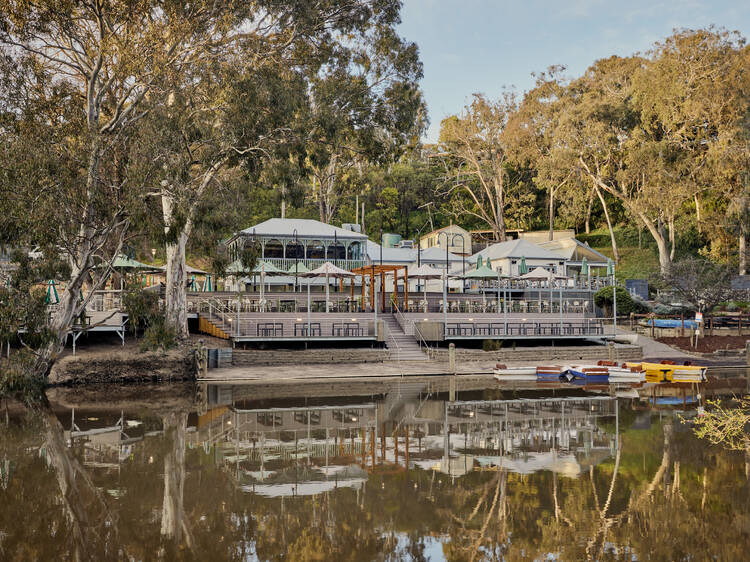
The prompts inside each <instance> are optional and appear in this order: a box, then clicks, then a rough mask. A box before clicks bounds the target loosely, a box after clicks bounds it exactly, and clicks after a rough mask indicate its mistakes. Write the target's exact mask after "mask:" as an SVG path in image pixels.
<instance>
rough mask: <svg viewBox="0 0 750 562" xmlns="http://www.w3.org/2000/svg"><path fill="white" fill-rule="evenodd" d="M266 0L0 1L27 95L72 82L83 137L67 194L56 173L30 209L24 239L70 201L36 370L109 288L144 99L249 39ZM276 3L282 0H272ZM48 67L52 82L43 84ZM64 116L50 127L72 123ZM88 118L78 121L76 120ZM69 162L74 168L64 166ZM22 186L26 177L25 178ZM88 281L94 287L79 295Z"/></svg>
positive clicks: (73, 136)
mask: <svg viewBox="0 0 750 562" xmlns="http://www.w3.org/2000/svg"><path fill="white" fill-rule="evenodd" d="M265 4H266V3H264V2H255V3H235V2H213V1H208V0H206V1H201V0H198V1H196V2H191V3H183V2H176V1H168V0H165V1H147V0H95V1H92V2H74V1H71V0H43V1H34V0H31V1H28V2H17V1H13V0H5V1H3V2H1V3H0V45H2V49H3V54H4V55H5V57H6V59H5V64H6V65H7V66H10V67H12V68H14V70H15V71H16V74H17V75H18V76H20V81H19V82H20V84H19V85H20V86H21V88H20V92H21V93H22V94H23V95H24V99H22V100H21V101H22V102H23V103H28V102H35V101H39V100H40V98H44V97H47V94H48V92H49V91H54V90H56V89H58V88H59V87H62V86H63V85H64V87H65V88H67V89H69V90H70V99H72V100H75V102H76V104H77V107H76V112H77V114H76V115H74V116H73V117H72V118H71V119H72V120H74V121H76V124H77V126H76V127H75V128H74V130H71V131H70V134H69V135H68V136H67V137H66V142H68V143H76V144H77V145H78V146H77V147H76V148H77V152H76V155H75V158H76V159H77V160H78V165H77V166H76V169H80V170H84V172H83V173H82V174H80V177H79V178H77V179H76V180H75V181H71V182H70V183H69V184H68V186H67V190H66V191H65V195H66V197H59V196H58V194H59V191H60V190H58V191H57V193H56V192H55V191H53V190H49V189H47V188H46V184H48V183H53V184H54V183H56V181H57V179H56V176H54V175H53V174H49V175H48V177H47V178H45V180H44V181H39V182H37V183H36V185H33V184H31V183H27V184H26V185H25V186H24V187H25V188H28V189H29V191H30V192H32V191H36V192H37V193H36V195H37V196H36V197H32V196H31V195H33V193H30V194H29V195H30V197H28V198H27V200H28V201H29V202H30V207H29V208H27V209H26V215H27V216H28V217H30V219H29V220H28V221H27V224H26V228H21V229H19V230H20V231H21V232H23V231H24V230H25V232H26V234H25V238H26V239H25V240H24V236H19V237H18V238H17V239H16V240H15V242H16V243H18V244H23V243H24V242H27V243H28V241H29V239H32V238H34V237H35V236H37V235H38V234H39V231H40V230H43V229H42V228H41V227H40V225H39V224H34V222H33V218H34V217H36V216H39V215H42V216H43V215H46V214H47V213H45V212H44V211H42V210H41V208H42V207H44V206H46V207H55V206H56V207H62V208H63V209H64V210H65V211H66V212H67V214H68V220H67V221H66V222H65V223H63V224H62V225H60V228H58V229H57V230H56V232H55V236H54V237H53V238H54V239H53V240H51V241H50V243H49V245H48V246H47V248H45V249H46V250H47V251H50V252H58V251H59V252H62V254H63V255H64V257H65V258H66V259H67V261H68V262H69V263H70V271H71V273H70V276H69V278H68V279H65V280H63V281H64V284H65V287H66V290H65V292H64V293H63V295H62V299H61V302H60V304H59V305H58V307H57V308H56V310H55V311H54V313H53V315H52V319H51V327H52V329H53V331H54V332H55V335H56V337H55V338H54V340H53V341H52V342H51V343H50V344H49V345H47V346H45V347H44V348H42V349H41V350H39V352H38V357H37V362H36V367H35V369H34V371H35V373H36V374H37V375H40V376H46V375H47V374H48V373H49V370H50V368H51V366H52V364H53V362H54V361H55V359H56V357H57V356H58V354H59V352H60V351H61V350H62V348H63V346H64V343H65V340H66V337H67V334H68V332H69V330H70V328H71V326H72V323H73V321H74V319H75V318H76V317H78V316H79V315H80V313H81V312H82V311H83V310H84V309H85V307H86V305H87V304H88V302H89V300H90V299H91V298H92V295H93V294H94V290H96V289H99V288H101V287H102V286H104V284H105V283H106V280H107V278H108V276H109V273H110V271H111V264H112V262H113V261H114V259H115V257H116V256H117V254H118V253H119V252H120V250H121V248H122V245H123V241H124V239H125V237H126V236H127V232H128V227H129V226H130V218H129V209H128V202H127V192H128V190H129V189H130V188H131V187H132V186H131V185H130V182H129V178H128V177H127V175H125V176H123V175H122V174H121V173H118V172H121V171H123V170H124V169H126V167H124V166H123V165H122V162H118V161H117V155H118V154H122V153H123V152H126V149H123V147H122V144H123V143H127V140H128V138H129V135H130V134H131V132H132V130H133V128H134V125H135V124H137V123H138V122H139V121H140V120H141V119H143V118H144V116H145V111H144V109H143V105H144V100H146V99H147V98H148V97H149V96H151V95H152V94H154V91H153V86H154V85H155V84H156V83H157V82H158V81H159V80H160V78H161V77H162V76H163V75H164V74H165V73H167V72H176V73H180V72H182V71H184V70H185V69H187V68H190V66H191V65H193V64H196V63H197V62H198V61H200V60H203V59H205V58H210V57H211V56H212V55H213V54H214V52H216V50H218V49H222V48H229V47H231V45H232V44H233V43H234V42H237V41H240V40H242V31H241V30H242V27H243V22H245V21H248V20H249V19H250V18H251V17H257V14H258V7H259V6H263V5H265ZM268 4H274V3H273V2H268ZM40 75H43V76H44V79H45V81H46V87H45V88H43V89H40V88H37V87H36V85H37V83H38V82H39V77H40ZM69 122H70V121H68V122H67V123H66V122H61V121H57V122H54V123H52V124H51V127H53V128H57V127H58V126H62V125H67V124H69ZM78 123H80V124H78ZM65 171H66V172H68V171H69V169H66V170H65ZM19 187H20V186H19ZM84 284H87V286H88V288H89V289H90V291H89V293H88V294H87V295H86V296H85V298H84V299H83V300H81V299H80V295H81V290H82V289H83V287H84Z"/></svg>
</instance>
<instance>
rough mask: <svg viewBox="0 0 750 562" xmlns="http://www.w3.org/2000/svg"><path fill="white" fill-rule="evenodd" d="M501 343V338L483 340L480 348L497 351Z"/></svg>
mask: <svg viewBox="0 0 750 562" xmlns="http://www.w3.org/2000/svg"><path fill="white" fill-rule="evenodd" d="M502 344H503V342H502V341H501V340H483V341H482V349H483V350H484V351H498V350H499V349H500V347H501V346H502Z"/></svg>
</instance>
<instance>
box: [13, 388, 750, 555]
mask: <svg viewBox="0 0 750 562" xmlns="http://www.w3.org/2000/svg"><path fill="white" fill-rule="evenodd" d="M47 397H48V399H49V405H48V406H45V407H39V408H26V407H23V406H21V405H19V404H15V403H9V404H6V405H5V413H4V416H3V418H2V422H3V423H2V424H1V426H0V477H1V478H0V558H2V559H9V560H32V559H33V560H53V559H83V560H90V559H91V560H93V559H96V560H118V559H131V560H149V559H155V558H163V559H186V560H198V559H200V560H280V559H284V560H482V559H492V560H496V559H509V560H515V559H521V558H526V559H537V560H539V559H563V560H580V559H585V558H596V559H616V560H621V559H627V560H643V559H655V560H687V559H690V560H705V559H716V560H743V559H746V555H747V549H748V547H750V501H749V500H750V480H749V479H750V457H746V456H745V455H744V454H742V453H738V452H730V451H727V450H724V449H721V448H719V447H716V446H711V445H708V444H707V443H706V442H703V441H700V440H698V439H697V438H696V437H695V436H694V435H693V434H692V431H691V428H690V425H689V423H684V422H683V419H689V418H690V417H691V416H692V415H693V414H694V412H693V411H691V410H690V408H689V407H688V409H687V410H686V411H684V412H682V411H676V410H674V409H673V408H676V407H678V406H679V407H680V408H681V407H682V404H677V405H672V406H669V405H653V404H652V403H651V402H650V401H649V400H648V399H647V398H645V399H634V398H617V397H614V396H613V395H611V393H609V392H602V391H601V390H598V391H589V390H588V389H585V388H569V389H560V388H543V387H539V388H505V389H502V388H499V387H498V385H497V384H495V383H494V382H486V383H485V384H483V385H482V384H474V385H473V387H472V388H459V389H458V390H457V391H456V394H455V396H452V395H451V394H450V393H449V392H446V391H445V390H444V389H443V388H441V387H440V385H439V384H435V383H433V382H431V381H426V382H425V381H418V382H412V381H410V380H407V379H405V380H392V379H390V380H383V381H368V382H360V383H357V382H350V383H325V384H323V383H319V384H305V385H299V384H297V385H292V384H289V385H276V386H274V385H262V386H259V385H252V384H250V385H193V384H173V385H160V386H137V387H136V386H130V387H106V388H73V389H51V390H50V391H48V396H47Z"/></svg>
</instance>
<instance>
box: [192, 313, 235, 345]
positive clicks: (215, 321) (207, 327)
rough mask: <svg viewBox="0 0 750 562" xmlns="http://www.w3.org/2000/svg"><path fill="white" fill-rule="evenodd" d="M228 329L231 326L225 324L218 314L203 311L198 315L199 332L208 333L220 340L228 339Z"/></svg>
mask: <svg viewBox="0 0 750 562" xmlns="http://www.w3.org/2000/svg"><path fill="white" fill-rule="evenodd" d="M230 330H231V326H226V325H225V324H224V322H222V320H221V317H219V316H216V315H214V314H210V315H209V314H204V313H201V314H199V315H198V331H199V332H202V333H204V334H208V335H210V336H213V337H215V338H220V339H222V340H228V339H230V337H229V333H230Z"/></svg>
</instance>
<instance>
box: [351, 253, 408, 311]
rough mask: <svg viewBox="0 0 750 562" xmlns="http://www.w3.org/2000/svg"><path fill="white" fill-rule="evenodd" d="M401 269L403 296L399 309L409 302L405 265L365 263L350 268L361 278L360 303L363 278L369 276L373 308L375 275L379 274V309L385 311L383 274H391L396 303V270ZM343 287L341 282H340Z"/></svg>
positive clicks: (363, 289)
mask: <svg viewBox="0 0 750 562" xmlns="http://www.w3.org/2000/svg"><path fill="white" fill-rule="evenodd" d="M400 270H403V272H404V298H403V302H402V303H401V304H402V305H401V310H404V309H405V308H406V304H407V303H408V302H409V271H408V269H407V267H406V266H405V265H375V264H373V265H366V266H363V267H357V268H355V269H352V270H351V271H352V273H356V274H357V275H359V276H360V277H361V278H362V305H363V306H364V303H365V278H366V277H367V276H369V277H370V307H371V308H372V310H375V276H376V275H380V311H381V312H383V311H385V291H384V290H383V288H384V287H385V276H386V275H389V274H393V294H394V295H395V296H396V302H397V303H398V272H399V271H400ZM342 289H343V282H342ZM351 292H352V297H353V296H354V284H353V283H352V285H351Z"/></svg>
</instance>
